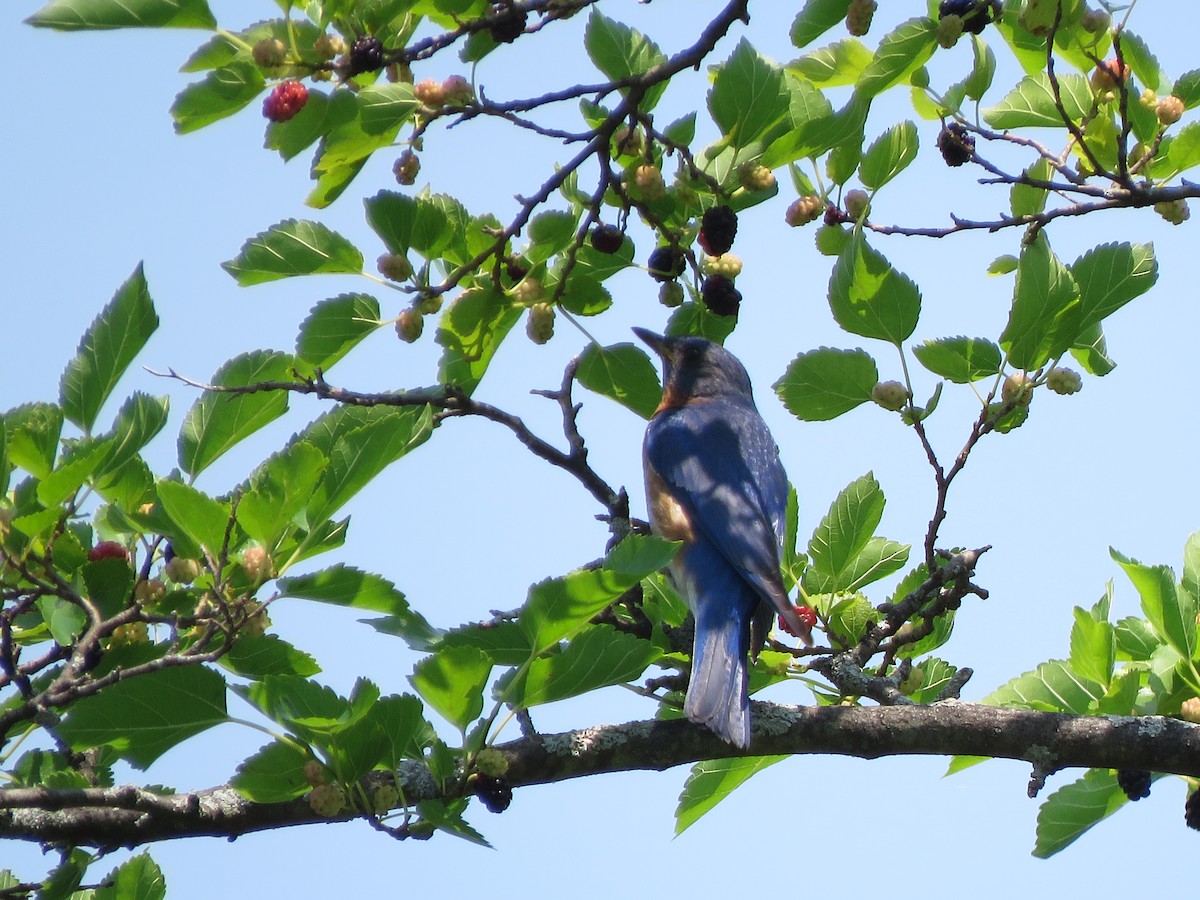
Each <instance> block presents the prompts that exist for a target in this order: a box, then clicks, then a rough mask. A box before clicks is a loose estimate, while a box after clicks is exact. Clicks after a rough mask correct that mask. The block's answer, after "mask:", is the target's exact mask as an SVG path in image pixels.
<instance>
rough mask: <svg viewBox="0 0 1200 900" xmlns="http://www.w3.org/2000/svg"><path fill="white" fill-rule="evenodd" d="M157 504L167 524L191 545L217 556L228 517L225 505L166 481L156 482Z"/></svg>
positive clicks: (228, 508) (228, 507)
mask: <svg viewBox="0 0 1200 900" xmlns="http://www.w3.org/2000/svg"><path fill="white" fill-rule="evenodd" d="M158 500H159V502H160V503H161V504H162V506H163V509H164V511H165V512H166V514H167V515H168V516H169V517H170V518H171V521H172V522H174V523H175V524H176V525H177V526H178V527H179V528H180V529H181V530H182V532H183V534H184V535H185V536H186V537H188V538H189V539H190V540H191V541H192V542H193V543H195V544H197V545H198V546H200V547H202V548H203V549H205V550H207V551H208V552H209V553H211V554H213V555H214V556H215V555H217V554H218V553H220V552H221V547H222V545H223V544H224V543H225V532H226V530H227V529H228V528H229V520H230V517H231V516H232V511H231V507H230V505H229V504H228V503H222V502H221V501H219V500H214V499H213V498H211V497H209V496H207V495H206V494H203V493H201V492H200V491H198V490H196V489H195V488H194V487H192V486H190V485H187V484H182V483H181V482H178V481H170V480H169V479H166V478H162V479H159V482H158ZM171 536H172V537H174V535H171Z"/></svg>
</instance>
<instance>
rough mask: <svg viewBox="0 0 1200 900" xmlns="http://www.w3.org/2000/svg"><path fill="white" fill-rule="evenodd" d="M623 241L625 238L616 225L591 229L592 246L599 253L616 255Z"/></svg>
mask: <svg viewBox="0 0 1200 900" xmlns="http://www.w3.org/2000/svg"><path fill="white" fill-rule="evenodd" d="M624 241H625V236H624V235H623V234H621V229H620V228H618V227H617V226H616V225H597V226H596V227H595V228H593V229H592V246H593V247H595V248H596V249H597V250H599V251H600V252H601V253H616V252H617V251H618V250H620V249H621V244H622V243H624Z"/></svg>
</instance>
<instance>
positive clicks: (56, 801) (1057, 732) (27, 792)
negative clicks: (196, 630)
mask: <svg viewBox="0 0 1200 900" xmlns="http://www.w3.org/2000/svg"><path fill="white" fill-rule="evenodd" d="M497 749H498V750H499V751H500V752H501V753H502V754H503V755H504V757H505V759H506V760H507V761H508V772H507V775H506V778H505V780H506V781H507V783H508V784H509V785H511V786H513V787H521V786H524V785H531V784H548V783H553V782H558V781H565V780H567V779H570V778H581V777H585V776H590V775H601V774H610V773H615V772H625V771H634V770H656V771H661V770H664V769H668V768H671V767H673V766H679V765H685V764H688V763H693V762H696V761H698V760H702V759H719V758H724V757H733V756H759V755H768V754H771V755H774V754H794V755H811V754H818V753H832V754H838V755H844V756H854V757H859V758H863V759H876V758H879V757H884V756H901V755H937V756H945V755H970V756H990V757H997V758H1004V759H1017V760H1024V761H1026V762H1028V763H1030V764H1031V765H1034V766H1036V767H1037V768H1038V770H1039V771H1049V772H1053V771H1057V770H1059V769H1065V768H1077V767H1087V768H1115V769H1143V770H1147V771H1152V772H1163V773H1174V774H1178V775H1191V776H1200V726H1196V725H1190V724H1188V723H1186V722H1182V721H1179V720H1177V719H1169V718H1161V717H1156V716H1154V717H1145V718H1131V717H1128V716H1077V715H1067V714H1062V713H1048V712H1035V711H1031V710H1022V709H1004V708H1000V707H993V706H983V705H979V704H974V703H960V702H955V701H950V702H946V703H940V704H936V705H933V706H915V705H914V706H893V707H849V706H835V707H815V706H813V707H795V706H784V705H777V704H771V703H755V704H754V737H753V743H752V746H751V750H750V751H746V752H742V751H738V750H736V749H735V748H733V747H731V746H729V745H728V744H725V743H723V742H721V741H720V740H719V739H718V738H716V737H715V736H713V735H712V734H711V733H710V732H709V731H708V730H707V729H705V728H703V727H700V726H697V725H692V724H691V723H688V722H686V721H683V720H676V721H666V722H664V721H643V722H631V723H628V724H625V725H606V726H601V727H597V728H588V729H581V730H579V731H570V732H565V733H562V734H550V735H532V736H529V737H525V738H521V739H520V740H517V741H513V742H511V743H508V744H504V745H502V746H500V747H498V748H497ZM390 778H391V776H390V775H389V774H387V773H378V772H377V773H373V775H372V776H371V778H370V780H371V781H372V785H373V786H378V785H377V783H386V782H387V781H388V780H390ZM398 780H399V782H400V786H401V787H402V788H403V793H404V796H405V797H407V799H408V801H409V803H410V805H411V804H416V803H419V802H421V801H425V800H434V799H449V798H451V797H453V796H460V795H461V791H462V790H463V789H462V788H461V787H459V786H458V785H457V783H456V784H455V785H454V786H453V787H452V788H451V789H450V791H449V792H446V791H442V790H440V789H439V788H438V786H437V785H436V783H435V782H434V780H433V779H432V778H431V777H430V775H429V772H428V770H427V769H426V768H425V767H424V766H423V765H422V764H420V763H409V764H406V765H405V766H403V767H402V768H401V770H400V772H399V773H398ZM456 781H457V780H456ZM518 802H519V798H518ZM360 817H363V816H362V814H355V813H346V814H343V815H341V816H339V817H337V818H335V819H328V818H323V817H320V816H318V815H316V814H315V813H314V812H313V811H312V810H311V809H310V808H309V806H308V804H307V803H306V802H305V801H304V800H303V799H298V800H293V801H290V802H287V803H253V802H251V801H249V800H247V799H245V798H244V797H242V796H241V795H239V794H238V793H237V792H236V791H234V790H233V789H232V788H230V787H228V786H221V787H216V788H211V789H208V790H204V791H198V792H195V793H189V794H177V795H170V796H160V795H155V794H151V793H149V792H146V791H143V790H140V789H137V788H133V787H128V786H126V787H117V788H94V789H89V790H71V791H53V790H47V789H43V788H18V789H12V790H0V838H10V839H18V840H28V841H37V842H41V843H59V842H66V843H70V844H73V845H84V846H97V847H104V848H112V847H119V846H137V845H140V844H145V843H149V842H152V841H160V840H168V839H171V838H183V837H200V836H216V837H226V838H234V837H237V836H239V835H242V834H247V833H249V832H254V831H263V830H266V829H271V828H281V827H286V826H292V825H307V824H316V823H321V822H326V823H327V822H332V821H347V820H350V819H353V818H360Z"/></svg>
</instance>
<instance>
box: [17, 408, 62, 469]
mask: <svg viewBox="0 0 1200 900" xmlns="http://www.w3.org/2000/svg"><path fill="white" fill-rule="evenodd" d="M62 426H63V414H62V409H61V408H60V407H58V406H52V405H51V404H49V403H25V404H22V405H21V406H18V407H15V408H13V409H10V410H9V411H8V412H7V413H5V414H4V428H5V431H7V432H8V458H9V461H10V462H11V463H13V464H14V465H18V466H20V467H21V468H22V469H24V470H25V471H26V472H28V473H29V474H30V475H33V476H34V477H36V478H45V477H46V476H47V475H49V474H50V471H51V469H52V468H53V466H54V459H55V457H56V456H57V455H58V441H59V438H60V437H61V436H62Z"/></svg>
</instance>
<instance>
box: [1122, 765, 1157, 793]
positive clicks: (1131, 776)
mask: <svg viewBox="0 0 1200 900" xmlns="http://www.w3.org/2000/svg"><path fill="white" fill-rule="evenodd" d="M1117 785H1118V786H1119V787H1120V788H1121V790H1123V791H1124V792H1125V796H1126V797H1128V798H1129V799H1130V800H1141V799H1142V798H1143V797H1149V796H1150V773H1149V772H1144V771H1142V770H1141V769H1117Z"/></svg>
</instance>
